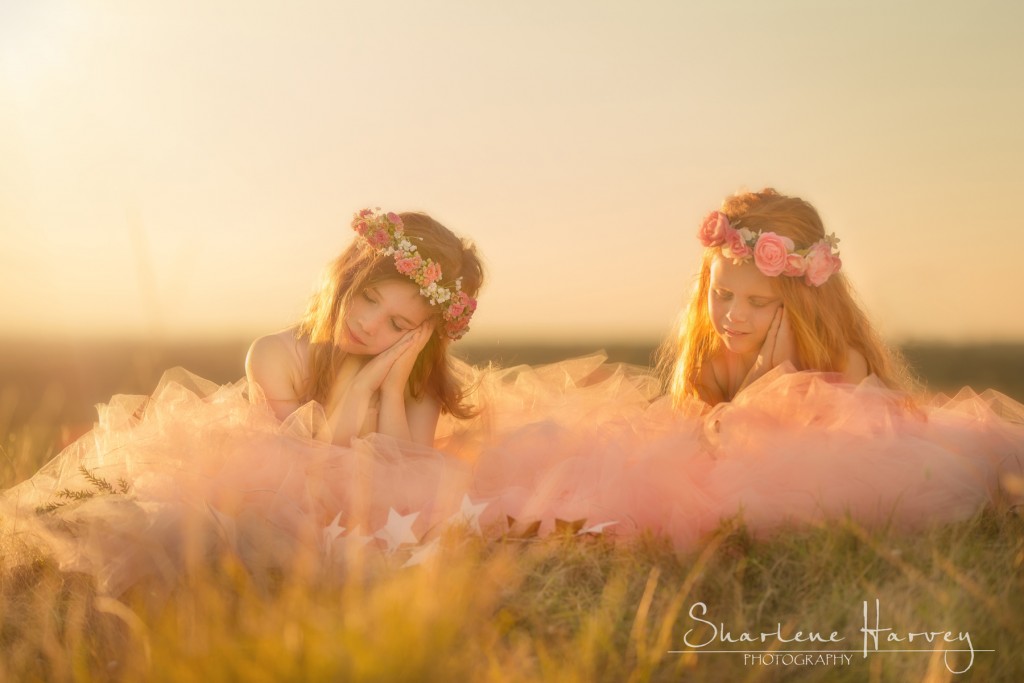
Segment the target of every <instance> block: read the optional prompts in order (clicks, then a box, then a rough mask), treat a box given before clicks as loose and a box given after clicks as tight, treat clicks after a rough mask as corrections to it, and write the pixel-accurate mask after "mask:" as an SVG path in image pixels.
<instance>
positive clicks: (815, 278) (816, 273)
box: [804, 241, 842, 287]
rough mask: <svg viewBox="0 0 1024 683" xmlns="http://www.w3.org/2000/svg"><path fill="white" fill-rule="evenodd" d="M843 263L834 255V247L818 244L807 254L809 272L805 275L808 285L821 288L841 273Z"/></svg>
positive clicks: (822, 243) (823, 243)
mask: <svg viewBox="0 0 1024 683" xmlns="http://www.w3.org/2000/svg"><path fill="white" fill-rule="evenodd" d="M841 266H842V261H840V260H839V257H838V256H833V255H832V246H831V245H829V244H828V243H827V242H824V241H821V242H817V243H816V244H815V245H814V246H812V247H811V249H810V251H808V252H807V272H806V273H805V274H804V277H805V279H806V280H807V284H809V285H813V286H814V287H820V286H822V285H823V284H825V283H826V282H828V279H829V278H830V277H831V276H832V274H833V273H837V272H839V268H840V267H841Z"/></svg>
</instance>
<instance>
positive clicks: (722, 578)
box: [0, 342, 1024, 681]
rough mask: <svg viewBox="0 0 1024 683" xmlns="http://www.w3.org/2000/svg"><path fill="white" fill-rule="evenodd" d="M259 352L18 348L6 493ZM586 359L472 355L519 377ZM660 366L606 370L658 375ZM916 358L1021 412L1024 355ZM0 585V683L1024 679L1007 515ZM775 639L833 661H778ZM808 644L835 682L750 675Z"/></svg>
mask: <svg viewBox="0 0 1024 683" xmlns="http://www.w3.org/2000/svg"><path fill="white" fill-rule="evenodd" d="M245 346H246V345H245V344H244V343H234V342H225V343H223V344H217V345H193V346H187V345H179V346H175V347H157V346H153V345H141V344H134V345H132V344H126V343H125V344H120V345H88V344H71V343H69V344H64V345H59V344H50V345H40V344H31V345H29V344H14V343H10V344H7V345H5V346H4V347H2V348H0V354H2V356H0V436H2V441H0V488H6V487H8V486H11V485H13V484H14V483H16V482H18V481H20V480H22V479H24V478H26V477H27V476H30V475H31V474H32V473H33V472H34V471H35V470H36V469H37V468H38V467H39V466H40V464H41V463H43V462H44V461H45V460H47V459H48V458H49V457H51V456H52V455H53V454H54V453H55V452H56V451H57V450H58V449H59V447H60V445H61V444H63V443H66V442H67V441H68V440H70V439H71V438H73V437H75V436H77V435H79V434H81V433H82V432H83V431H85V430H86V429H88V427H89V425H90V424H91V421H92V419H93V418H94V415H95V413H94V412H93V410H92V407H91V406H92V405H93V404H94V403H96V402H99V401H105V400H106V399H108V398H109V397H110V395H111V394H112V393H146V392H148V391H149V390H151V389H152V388H153V386H154V385H155V383H156V380H157V378H158V377H159V374H160V372H161V371H162V369H164V368H165V367H168V366H173V365H183V366H185V367H188V368H190V369H192V370H194V371H195V372H197V373H198V374H200V375H203V376H205V377H208V378H210V379H213V380H215V381H218V382H229V381H233V380H235V379H237V378H238V377H240V376H241V375H242V358H243V356H244V351H245ZM592 350H594V349H592V348H588V347H582V346H581V347H575V348H573V347H535V348H509V349H500V348H499V349H498V351H499V353H497V354H495V352H494V349H483V348H474V347H469V346H467V347H466V348H465V350H464V351H462V353H463V355H464V356H465V357H467V358H468V359H469V360H471V361H472V362H486V361H489V360H496V361H497V362H500V363H502V364H504V365H509V364H513V363H518V362H530V363H538V362H547V361H551V360H556V359H558V358H564V357H567V356H570V355H574V354H576V353H584V352H589V351H592ZM652 350H653V347H652V346H639V345H638V346H634V347H625V346H624V347H612V348H608V349H607V352H608V355H609V357H610V358H611V359H612V360H621V361H626V362H633V363H638V364H645V363H646V362H647V359H648V358H649V357H650V353H651V351H652ZM905 353H906V355H907V357H908V358H909V359H910V360H911V361H912V362H913V363H914V365H915V367H916V368H917V370H918V372H919V374H920V375H921V376H922V378H923V379H924V380H925V381H926V382H927V383H928V385H929V387H930V388H931V389H932V390H935V391H945V392H950V391H954V390H956V389H958V388H959V387H960V386H962V385H965V384H970V385H972V386H973V387H974V388H975V389H979V390H980V389H982V388H985V387H994V388H997V389H999V390H1001V391H1003V392H1004V393H1006V394H1008V395H1010V396H1013V397H1014V398H1016V399H1017V400H1024V347H1022V346H1019V345H1003V346H975V347H953V346H925V345H919V346H911V347H907V348H905ZM4 552H6V551H4ZM0 564H2V567H0V568H2V569H3V571H2V573H0V681H8V680H10V681H36V680H38V681H70V680H76V681H93V680H95V681H101V680H123V681H137V680H147V681H164V680H166V681H192V680H195V681H220V680H244V681H264V680H265V681H272V680H273V681H277V680H289V681H292V680H294V681H344V680H359V681H363V680H370V681H435V680H436V681H463V680H466V681H469V680H473V681H476V680H479V681H535V680H552V681H681V680H687V681H775V680H787V681H789V680H796V681H949V680H969V681H1020V680H1024V659H1022V658H1021V657H1020V649H1021V646H1022V645H1024V610H1022V609H1021V597H1020V596H1021V595H1024V520H1022V518H1021V516H1020V515H1019V513H1018V512H1017V511H1016V510H1015V509H1012V508H1009V507H1007V506H1005V505H994V506H992V507H990V508H989V509H986V510H982V511H979V513H978V514H977V515H976V516H975V517H973V518H972V519H969V520H967V521H964V522H961V523H958V524H953V525H946V526H940V527H935V528H932V529H929V530H927V531H925V532H922V533H918V534H914V535H908V534H901V533H897V532H895V531H892V530H887V529H874V530H870V531H869V530H865V529H862V528H860V527H858V526H857V525H855V524H853V523H850V522H836V523H831V524H827V525H822V526H820V527H817V528H800V529H793V530H791V531H790V532H787V533H783V534H780V535H777V536H775V537H772V538H757V539H755V538H753V537H752V536H751V535H750V534H749V533H748V532H747V531H746V530H745V529H744V528H743V526H742V524H741V523H739V522H738V521H735V520H733V521H729V522H725V523H723V525H722V526H721V528H720V529H719V530H718V531H717V532H716V533H714V534H711V535H709V536H708V537H707V538H706V539H704V540H703V542H702V543H701V544H700V545H699V547H698V548H697V549H695V550H694V551H692V552H688V553H676V552H674V551H673V550H672V549H671V548H670V547H669V546H668V545H667V544H666V543H664V542H663V541H662V540H661V539H657V538H645V539H641V540H640V541H638V542H636V543H633V544H630V545H615V544H613V543H610V542H608V541H606V540H605V539H603V538H601V537H596V538H591V537H584V538H581V537H576V536H573V535H571V534H569V533H564V534H555V535H553V536H551V537H548V538H546V539H543V540H530V541H523V540H513V539H507V540H505V541H499V542H492V543H488V544H484V543H482V542H480V541H478V540H477V539H475V538H473V537H464V536H459V535H457V534H455V535H453V536H452V537H451V538H448V539H446V543H445V544H444V547H443V549H442V551H441V554H440V556H439V557H438V558H436V559H435V560H434V561H433V562H432V563H429V564H427V565H424V566H421V567H416V568H411V569H389V568H386V567H380V566H378V565H370V564H367V565H362V564H359V565H357V566H355V568H354V569H353V570H352V571H350V572H349V573H347V574H345V575H344V576H343V577H340V578H339V577H324V576H321V575H319V574H315V573H311V572H309V571H304V569H303V566H302V563H301V562H299V563H297V565H296V568H295V571H293V572H289V573H285V574H284V575H282V576H279V577H277V578H276V580H274V581H272V582H270V583H268V582H266V581H260V580H257V579H256V578H255V577H252V576H250V575H249V574H247V573H246V572H245V571H244V570H243V569H242V568H241V567H240V566H239V565H238V564H237V562H235V561H233V559H232V558H231V557H220V558H214V559H213V560H211V561H210V562H209V563H208V564H207V565H205V566H204V568H203V569H202V571H198V572H196V573H194V574H193V575H190V577H189V580H188V582H187V584H185V585H181V586H179V587H177V588H176V589H175V590H174V591H172V592H171V593H170V594H169V595H160V596H158V597H155V596H154V594H152V593H151V592H147V590H144V589H142V588H140V589H138V590H135V591H133V592H130V593H129V594H127V595H125V596H123V597H122V598H121V599H120V600H113V599H110V598H107V597H103V596H98V595H97V594H96V592H95V590H93V588H92V586H91V585H90V583H89V581H88V580H87V579H86V578H85V577H83V576H80V575H74V574H63V573H61V572H58V571H57V570H56V569H55V568H54V567H53V566H52V565H51V564H50V563H48V562H46V561H44V560H41V561H38V562H36V563H35V564H32V565H29V566H22V567H18V568H15V567H10V566H8V565H7V564H6V563H3V562H2V561H0ZM876 600H877V603H876ZM701 604H703V605H705V606H706V607H707V613H706V615H704V613H703V612H701V611H700V609H701V608H700V605H701ZM865 610H866V611H867V612H866V613H865ZM702 616H703V618H702V619H698V618H699V617H702ZM876 618H877V620H878V622H877V625H878V626H879V628H891V629H892V631H886V632H884V633H883V639H882V641H883V642H882V643H881V645H880V647H879V648H878V649H880V650H889V649H893V648H896V647H900V648H902V649H908V650H910V649H913V650H931V649H933V647H934V646H933V645H931V644H928V643H924V642H923V641H922V639H921V636H918V637H917V640H915V641H914V643H913V644H912V645H908V644H907V643H902V644H896V645H893V644H887V643H885V642H884V634H889V633H892V634H900V635H902V636H904V637H905V636H907V634H910V633H921V632H924V631H942V632H946V631H950V632H953V634H954V636H953V637H954V638H957V637H959V638H960V640H958V641H957V643H958V644H956V645H948V647H950V648H955V649H973V650H974V652H973V653H967V652H962V653H957V654H955V655H950V656H949V661H948V662H947V661H944V660H943V657H942V655H941V654H935V653H932V652H908V653H894V652H871V650H873V649H874V647H873V646H872V645H871V642H870V639H868V640H866V639H865V634H864V633H862V632H861V629H862V628H864V627H865V626H866V625H869V627H872V628H873V627H875V626H876V621H875V620H876ZM711 624H714V625H715V629H713V628H712V626H711ZM724 631H729V632H730V633H731V634H733V636H734V637H739V635H740V634H741V633H744V632H749V633H751V634H760V633H761V632H769V633H771V634H772V636H771V637H769V638H768V642H767V644H765V645H762V644H761V643H760V642H758V643H742V644H741V643H727V642H721V640H722V639H723V638H724V635H723V632H724ZM776 631H778V632H779V633H780V634H781V635H782V638H783V639H789V640H794V639H795V638H796V636H795V633H796V632H797V631H800V632H802V633H803V634H804V638H806V637H807V634H808V633H810V632H817V633H819V634H823V637H824V638H828V637H829V634H831V633H832V632H836V633H837V634H838V637H839V638H841V640H840V641H837V642H834V643H829V644H823V643H822V642H813V643H807V642H804V643H797V642H793V643H788V644H780V643H779V642H778V640H779V639H778V638H776V637H775V632H776ZM688 632H689V635H688V640H687V634H688ZM964 633H969V637H970V647H969V648H968V647H967V641H966V640H964V639H963V638H962V635H963V634H964ZM715 635H717V636H718V639H717V640H715V639H714V638H713V636H715ZM688 642H689V643H695V642H696V643H704V642H707V643H709V644H708V645H707V646H705V647H704V648H703V649H702V650H701V651H700V653H699V654H694V653H684V654H680V653H678V652H677V651H680V650H687V649H689V650H693V649H699V648H696V647H688ZM715 645H717V646H718V647H715ZM799 645H804V646H806V648H805V649H807V650H815V651H823V650H826V649H834V650H844V651H851V653H850V654H849V655H848V657H849V659H848V660H847V659H842V658H841V657H840V658H839V659H833V660H829V661H825V660H819V659H816V658H803V659H799V660H797V659H793V658H792V657H791V658H790V659H788V660H785V659H783V658H782V657H783V655H782V653H781V652H776V654H773V655H764V654H761V655H759V656H760V658H761V659H760V660H751V659H748V658H746V657H744V655H742V654H736V653H735V651H737V650H742V649H747V650H760V649H765V650H779V649H782V650H787V651H793V650H796V649H798V646H799ZM865 649H866V650H867V653H866V654H867V656H864V650H865ZM712 650H729V651H730V653H729V654H714V653H712V652H711V651H712ZM972 656H973V660H972V659H971V657H972ZM951 669H952V670H954V671H960V670H964V669H966V671H965V672H964V673H962V674H954V673H953V672H952V671H951Z"/></svg>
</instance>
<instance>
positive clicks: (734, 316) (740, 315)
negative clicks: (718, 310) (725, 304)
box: [725, 303, 747, 322]
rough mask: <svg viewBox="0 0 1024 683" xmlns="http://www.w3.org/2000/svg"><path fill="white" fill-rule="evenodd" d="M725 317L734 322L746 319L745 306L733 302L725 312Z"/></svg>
mask: <svg viewBox="0 0 1024 683" xmlns="http://www.w3.org/2000/svg"><path fill="white" fill-rule="evenodd" d="M725 317H727V318H728V319H729V320H733V321H736V322H741V321H744V320H746V319H747V310H746V307H744V306H743V305H741V304H739V303H733V305H732V306H730V307H729V310H728V311H727V312H726V314H725Z"/></svg>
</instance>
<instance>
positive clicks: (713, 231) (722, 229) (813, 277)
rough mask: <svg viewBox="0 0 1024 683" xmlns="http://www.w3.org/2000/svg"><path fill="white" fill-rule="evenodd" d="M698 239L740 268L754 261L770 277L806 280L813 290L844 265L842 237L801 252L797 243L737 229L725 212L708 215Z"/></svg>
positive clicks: (771, 233)
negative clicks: (781, 276)
mask: <svg viewBox="0 0 1024 683" xmlns="http://www.w3.org/2000/svg"><path fill="white" fill-rule="evenodd" d="M697 237H698V238H700V242H701V244H703V245H704V246H705V247H721V248H722V255H724V256H725V257H726V258H731V259H732V262H733V263H735V264H737V265H739V264H741V263H748V262H749V261H750V259H751V258H753V259H754V264H755V265H756V266H757V269H758V270H760V271H761V272H762V273H764V274H765V275H767V276H768V277H778V276H779V275H788V276H789V277H803V278H804V282H806V283H807V284H808V285H810V286H813V287H820V286H822V285H823V284H825V283H826V282H827V281H828V279H829V278H830V277H832V274H833V273H838V272H839V269H840V268H841V267H842V265H843V262H842V261H841V260H840V259H839V249H838V246H837V245H838V244H839V238H838V237H836V236H835V235H834V234H830V235H825V237H824V238H823V239H820V240H818V241H817V242H815V243H814V244H812V245H811V246H810V247H808V248H807V249H797V248H796V245H795V244H793V240H791V239H790V238H788V237H783V236H782V235H778V234H776V233H774V232H762V231H760V230H758V231H757V232H754V231H753V230H748V229H747V228H743V227H740V228H734V227H733V226H732V224H731V223H730V222H729V217H728V216H726V215H725V214H724V213H722V212H721V211H712V212H711V213H709V214H708V215H707V217H706V218H705V219H704V222H703V223H701V226H700V230H699V231H698V233H697Z"/></svg>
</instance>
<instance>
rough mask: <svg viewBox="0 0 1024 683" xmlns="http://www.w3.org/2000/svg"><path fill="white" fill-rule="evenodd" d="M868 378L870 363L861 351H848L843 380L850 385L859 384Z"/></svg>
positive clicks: (850, 349) (851, 349)
mask: <svg viewBox="0 0 1024 683" xmlns="http://www.w3.org/2000/svg"><path fill="white" fill-rule="evenodd" d="M867 376H868V362H867V360H866V359H865V358H864V355H863V354H861V352H860V351H858V350H857V349H853V348H848V349H847V350H846V369H845V370H843V380H844V381H846V382H849V383H850V384H859V383H860V381H861V380H862V379H864V378H865V377H867Z"/></svg>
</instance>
